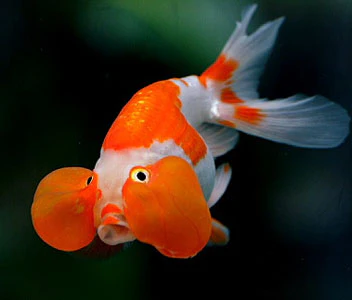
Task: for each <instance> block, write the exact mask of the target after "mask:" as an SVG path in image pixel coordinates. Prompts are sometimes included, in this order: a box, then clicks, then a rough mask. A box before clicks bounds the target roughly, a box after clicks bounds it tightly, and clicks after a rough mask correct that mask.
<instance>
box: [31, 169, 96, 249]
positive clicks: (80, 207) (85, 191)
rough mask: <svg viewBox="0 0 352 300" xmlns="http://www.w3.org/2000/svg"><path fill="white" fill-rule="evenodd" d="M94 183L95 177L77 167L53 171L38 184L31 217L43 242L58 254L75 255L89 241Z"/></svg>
mask: <svg viewBox="0 0 352 300" xmlns="http://www.w3.org/2000/svg"><path fill="white" fill-rule="evenodd" d="M97 182H98V176H97V174H96V173H94V172H93V171H91V170H88V169H85V168H80V167H70V168H61V169H58V170H55V171H53V172H51V173H50V174H48V175H47V176H45V177H44V178H43V179H42V180H41V182H40V183H39V185H38V187H37V190H36V192H35V195H34V201H33V204H32V209H31V213H32V222H33V226H34V229H35V230H36V232H37V234H38V235H39V236H40V238H41V239H42V240H43V241H44V242H46V243H47V244H49V245H50V246H52V247H54V248H56V249H58V250H62V251H76V250H79V249H82V248H83V247H85V246H87V245H89V244H90V243H91V242H92V241H93V239H94V237H95V235H96V228H95V226H94V213H93V209H94V205H95V203H96V201H97V200H98V199H99V198H100V194H101V192H100V190H99V189H98V187H97Z"/></svg>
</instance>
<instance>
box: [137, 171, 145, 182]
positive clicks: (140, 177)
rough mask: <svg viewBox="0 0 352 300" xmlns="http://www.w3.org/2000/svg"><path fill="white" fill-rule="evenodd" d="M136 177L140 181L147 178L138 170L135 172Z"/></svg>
mask: <svg viewBox="0 0 352 300" xmlns="http://www.w3.org/2000/svg"><path fill="white" fill-rule="evenodd" d="M137 178H138V180H140V181H144V180H146V179H147V176H146V175H145V174H144V173H143V172H138V173H137Z"/></svg>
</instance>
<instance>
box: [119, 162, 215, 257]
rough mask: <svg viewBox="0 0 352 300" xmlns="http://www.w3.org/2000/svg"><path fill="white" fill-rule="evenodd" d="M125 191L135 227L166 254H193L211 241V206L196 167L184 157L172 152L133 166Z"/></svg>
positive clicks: (130, 221) (128, 215) (140, 237)
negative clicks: (148, 163) (156, 160)
mask: <svg viewBox="0 0 352 300" xmlns="http://www.w3.org/2000/svg"><path fill="white" fill-rule="evenodd" d="M122 193H123V196H124V201H125V210H124V212H125V216H126V221H127V223H128V224H129V226H130V228H131V231H132V232H133V234H134V235H135V237H136V238H137V239H138V240H140V241H141V242H144V243H147V244H151V245H153V246H154V247H155V248H156V249H157V250H158V251H160V252H161V253H162V254H164V255H166V256H169V257H176V258H187V257H192V256H194V255H196V254H197V253H198V252H199V251H200V250H202V249H203V248H204V246H205V245H206V244H207V242H208V241H209V238H210V234H211V216H210V212H209V208H208V205H207V202H206V200H205V198H204V196H203V192H202V188H201V186H200V184H199V182H198V178H197V175H196V173H195V172H194V170H193V167H192V166H191V165H190V164H189V163H188V162H186V161H185V160H184V159H182V158H179V157H176V156H169V157H165V158H163V159H161V160H159V161H158V162H156V163H155V164H153V165H149V166H146V167H135V168H133V169H132V170H131V172H130V176H129V178H128V180H127V181H126V183H125V185H124V187H123V190H122Z"/></svg>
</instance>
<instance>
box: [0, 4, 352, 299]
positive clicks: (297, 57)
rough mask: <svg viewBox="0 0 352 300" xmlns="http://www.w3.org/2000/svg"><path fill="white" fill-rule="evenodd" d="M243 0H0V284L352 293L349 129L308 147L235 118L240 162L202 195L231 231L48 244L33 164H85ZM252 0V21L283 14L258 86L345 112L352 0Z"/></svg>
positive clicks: (7, 292) (128, 290) (205, 48)
mask: <svg viewBox="0 0 352 300" xmlns="http://www.w3.org/2000/svg"><path fill="white" fill-rule="evenodd" d="M249 3H251V2H247V1H240V0H237V1H235V0H165V1H162V0H159V1H157V0H149V1H137V0H120V1H119V0H100V1H98V0H71V1H68V0H63V1H50V0H36V1H29V0H27V1H26V0H23V1H21V0H4V1H2V2H1V4H0V17H1V18H0V19H1V27H0V40H1V47H0V76H1V85H0V99H1V100H0V105H1V109H0V130H1V141H2V147H1V154H2V155H1V157H2V172H1V174H2V176H1V182H0V184H1V189H0V191H1V192H0V299H35V300H41V299H60V300H61V299H97V298H100V299H103V298H105V297H108V298H109V299H126V300H127V299H155V298H161V299H169V298H170V297H171V296H174V297H178V298H192V297H193V298H197V299H198V298H199V299H200V298H201V297H204V296H210V295H214V296H215V297H217V298H216V299H221V298H225V297H229V298H231V299H235V298H238V299H249V298H250V297H254V299H264V298H270V299H319V300H320V299H323V300H324V299H351V298H352V225H351V220H352V206H351V204H352V203H351V200H352V199H351V198H352V194H351V180H352V176H351V138H349V139H348V140H347V141H346V142H345V143H344V144H343V145H342V146H340V147H338V148H336V149H331V150H310V149H299V148H294V147H289V146H285V145H280V144H275V143H272V142H269V141H265V140H261V139H258V138H255V137H251V136H246V135H244V134H242V135H241V137H240V142H239V144H238V146H237V147H236V149H234V150H233V151H231V152H230V153H229V154H227V155H226V156H225V157H223V158H221V159H220V160H219V162H220V161H229V162H230V163H231V165H232V166H233V168H234V175H233V179H232V182H231V185H230V188H229V189H228V190H227V192H226V194H225V195H224V197H223V199H222V200H221V201H220V203H218V204H217V205H216V206H215V207H214V208H213V209H212V212H213V215H214V216H215V217H216V218H218V219H219V220H221V221H223V222H224V223H225V224H226V225H227V226H228V227H229V228H230V230H231V241H230V243H229V244H228V245H227V246H226V247H223V248H207V249H205V250H204V251H203V252H201V253H200V254H199V255H197V256H196V257H194V258H192V259H188V260H172V259H168V258H165V257H163V256H162V255H161V254H159V253H158V252H157V251H156V250H155V249H153V248H152V247H149V246H146V245H142V244H139V243H134V244H133V245H132V246H131V247H130V248H129V249H127V250H125V251H122V252H121V253H119V254H117V255H116V256H114V257H112V258H110V259H103V260H98V259H87V258H83V257H80V256H76V255H71V254H67V253H62V252H59V251H57V250H55V249H52V248H50V247H49V246H47V245H46V244H44V243H43V242H42V241H41V240H40V239H39V237H38V236H37V235H36V234H35V232H34V230H33V227H32V224H31V219H30V206H31V202H32V198H33V194H34V192H35V189H36V186H37V184H38V183H39V181H40V179H41V178H42V177H43V176H45V175H46V174H47V173H49V172H50V171H52V170H54V169H57V168H59V167H64V166H83V167H86V168H93V167H94V164H95V162H96V160H97V159H98V157H99V151H100V147H101V144H102V142H103V139H104V137H105V134H106V132H107V130H108V129H109V127H110V125H111V124H112V122H113V120H114V119H115V117H116V116H117V114H118V112H119V111H120V110H121V108H122V107H123V105H124V104H125V103H126V102H127V101H128V100H129V99H130V97H131V96H132V95H133V94H134V93H135V92H136V91H138V90H139V89H140V88H142V87H144V86H146V85H148V84H150V83H152V82H155V81H157V80H161V79H167V78H171V77H182V76H187V75H191V74H200V73H201V72H202V71H203V70H204V69H205V68H206V67H207V66H208V65H209V64H210V63H212V62H213V61H214V59H215V58H216V56H217V55H218V54H219V52H220V50H221V48H222V46H223V45H224V43H225V41H226V39H227V38H228V37H229V35H230V34H231V32H232V30H233V29H234V27H235V24H236V21H237V20H239V18H240V12H241V10H242V9H243V7H245V6H246V5H247V4H249ZM257 3H258V4H259V7H258V10H257V12H256V14H255V18H254V20H253V22H252V23H251V25H250V30H253V29H255V28H256V27H257V26H258V25H259V24H261V23H264V22H266V21H268V20H270V19H273V18H276V17H279V16H282V15H285V16H286V17H287V18H286V20H285V23H284V25H283V27H282V28H281V30H280V35H279V38H278V41H277V43H276V46H275V49H274V52H273V54H272V56H271V59H270V61H269V63H268V64H267V68H266V71H265V73H264V75H263V78H262V81H261V85H260V94H261V95H262V96H263V97H269V98H273V99H274V98H279V97H287V96H290V95H292V94H295V93H297V92H300V93H306V94H309V95H313V94H322V95H324V96H326V97H328V98H330V99H332V100H334V101H335V102H338V103H340V104H341V105H343V106H344V107H345V108H346V109H347V110H348V111H349V112H350V114H351V112H352V107H351V103H352V101H351V98H352V89H351V80H352V75H351V74H352V73H351V69H352V55H351V53H352V1H351V0H340V1H324V0H305V1H303V0H290V1H289V0H287V1H274V0H262V1H257ZM243 293H244V294H243ZM240 295H242V296H240Z"/></svg>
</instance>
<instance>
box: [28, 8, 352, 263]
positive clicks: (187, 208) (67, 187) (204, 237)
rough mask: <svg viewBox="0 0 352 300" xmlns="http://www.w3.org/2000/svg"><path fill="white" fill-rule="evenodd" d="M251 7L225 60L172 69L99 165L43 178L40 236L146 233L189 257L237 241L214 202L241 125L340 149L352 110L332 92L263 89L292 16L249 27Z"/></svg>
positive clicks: (74, 245)
mask: <svg viewBox="0 0 352 300" xmlns="http://www.w3.org/2000/svg"><path fill="white" fill-rule="evenodd" d="M256 7H257V6H256V5H251V6H249V7H247V8H246V9H245V10H244V11H243V13H242V19H241V21H240V22H238V23H237V25H236V28H235V30H234V32H233V34H232V35H231V36H230V38H229V40H228V41H227V43H226V44H225V46H224V48H223V50H222V51H221V53H220V55H219V56H218V58H217V59H216V60H215V62H214V63H213V64H212V65H211V66H210V67H209V68H208V69H206V70H205V71H204V72H203V73H202V74H201V75H200V76H196V75H192V76H187V77H183V78H172V79H169V80H163V81H159V82H156V83H153V84H151V85H149V86H147V87H145V88H143V89H141V90H140V91H138V92H137V93H136V94H135V95H134V96H133V97H132V98H131V100H130V101H129V102H128V103H127V104H126V105H125V107H124V108H123V109H122V111H121V112H120V114H119V115H118V116H117V118H116V119H115V121H114V122H113V124H112V126H111V128H110V129H109V131H108V133H107V135H106V137H105V140H104V142H103V145H102V149H101V154H100V158H99V160H98V161H97V163H96V165H95V168H94V170H93V171H90V170H88V169H84V168H62V169H59V170H56V171H54V172H52V173H50V174H49V175H47V176H46V177H45V178H44V179H43V180H42V181H41V182H40V183H39V185H38V187H37V190H36V193H35V196H34V201H33V205H32V220H33V225H34V228H35V230H36V232H37V233H38V235H39V236H40V237H41V238H42V239H43V240H44V241H45V242H46V243H47V244H49V245H51V246H52V247H54V248H56V249H59V250H63V251H76V250H79V249H82V248H84V247H86V246H88V245H89V244H91V243H92V241H93V240H94V239H95V238H98V239H100V240H101V241H102V242H103V243H104V244H106V245H111V246H114V245H120V244H123V243H126V242H130V241H134V240H139V241H141V242H144V243H147V244H150V245H152V246H154V247H155V248H156V249H157V250H158V251H159V252H160V253H162V254H163V255H165V256H168V257H174V258H188V257H193V256H195V255H196V254H197V253H199V252H200V251H201V250H202V249H203V248H204V247H205V246H206V245H209V244H217V245H223V244H226V243H227V242H228V241H229V230H228V228H227V227H226V226H225V225H223V224H222V223H220V222H219V221H217V220H216V219H214V218H212V216H211V213H210V208H211V207H212V206H213V205H214V204H215V203H216V202H217V201H218V200H219V199H220V198H221V197H222V195H223V193H224V192H225V191H226V189H227V186H228V183H229V182H230V178H231V168H230V166H229V165H228V164H223V165H221V166H219V167H218V168H217V169H216V167H215V161H214V159H215V158H216V157H219V156H221V155H224V154H225V153H227V152H228V151H230V150H231V149H233V148H234V146H235V145H236V143H237V140H238V136H239V132H244V133H246V134H251V135H254V136H257V137H261V138H266V139H269V140H271V141H274V142H279V143H285V144H288V145H293V146H298V147H307V148H332V147H336V146H338V145H340V144H341V143H342V142H343V141H344V140H345V138H346V137H347V135H348V133H349V122H350V118H349V116H348V114H347V112H346V110H345V109H343V108H342V107H341V106H339V105H338V104H335V103H333V102H331V101H329V100H328V99H326V98H325V97H322V96H304V95H294V96H291V97H288V98H284V99H276V100H268V99H264V98H260V97H259V95H258V92H257V87H258V83H259V77H260V75H261V74H262V71H263V69H264V66H265V64H266V62H267V59H268V57H269V55H270V52H271V49H272V48H273V45H274V42H275V40H276V37H277V34H278V30H279V28H280V26H281V24H282V23H283V21H284V18H283V17H281V18H278V19H276V20H273V21H271V22H267V23H265V24H263V25H262V26H260V27H259V28H258V29H257V30H256V31H254V32H253V33H252V34H250V35H248V34H247V33H246V32H247V27H248V24H249V22H250V20H251V19H252V16H253V14H254V12H255V10H256Z"/></svg>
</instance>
